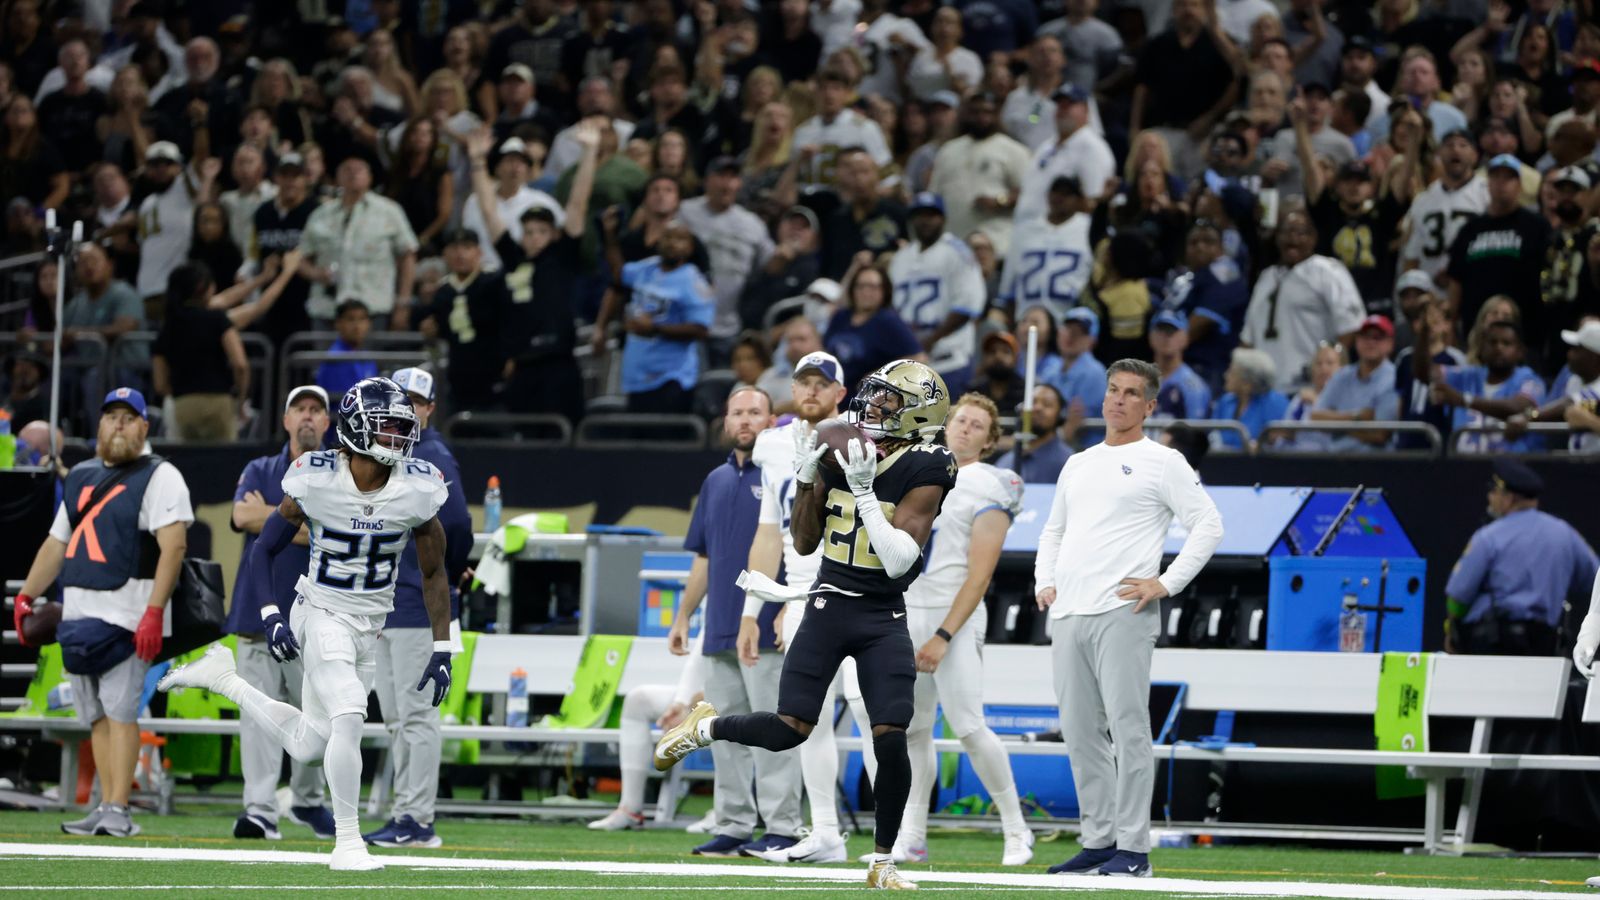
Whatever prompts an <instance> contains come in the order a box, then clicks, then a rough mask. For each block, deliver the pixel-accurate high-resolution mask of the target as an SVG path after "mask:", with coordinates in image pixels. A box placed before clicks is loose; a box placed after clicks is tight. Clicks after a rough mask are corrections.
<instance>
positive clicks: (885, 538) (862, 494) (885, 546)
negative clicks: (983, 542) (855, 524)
mask: <svg viewBox="0 0 1600 900" xmlns="http://www.w3.org/2000/svg"><path fill="white" fill-rule="evenodd" d="M848 449H849V451H850V455H849V456H848V457H847V456H845V455H844V452H843V451H840V450H835V451H833V458H834V459H835V460H837V461H838V463H839V469H840V471H842V472H844V480H845V483H846V484H848V485H850V493H852V494H854V495H855V497H856V518H858V519H860V520H861V526H862V527H863V528H865V529H867V539H868V540H870V541H871V542H872V550H873V552H874V553H876V554H877V555H878V561H879V562H881V563H883V570H884V571H885V572H887V573H889V577H890V578H899V577H900V576H901V575H904V574H905V573H907V572H909V571H911V567H912V566H914V565H916V564H917V560H918V559H919V558H920V557H921V556H922V548H921V547H918V546H917V541H916V539H915V538H913V537H912V536H911V535H909V534H906V533H905V532H904V531H901V530H900V529H898V528H896V527H894V526H893V525H891V524H889V520H888V519H886V518H884V515H883V507H882V506H881V505H879V503H878V496H877V495H876V494H874V493H873V492H872V480H873V479H874V478H876V477H877V475H878V448H877V447H876V446H875V445H874V444H873V443H872V442H871V441H867V442H865V443H863V442H861V441H860V440H857V439H856V438H851V439H850V444H849V448H848Z"/></svg>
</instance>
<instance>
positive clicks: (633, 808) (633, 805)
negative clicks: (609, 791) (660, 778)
mask: <svg viewBox="0 0 1600 900" xmlns="http://www.w3.org/2000/svg"><path fill="white" fill-rule="evenodd" d="M649 778H650V770H649V769H644V768H634V767H632V766H625V767H623V769H622V797H621V799H620V800H619V801H618V803H619V805H621V807H622V808H623V809H625V810H627V811H628V812H631V813H633V814H635V815H638V813H639V811H640V810H642V809H644V783H645V782H646V781H648V780H649Z"/></svg>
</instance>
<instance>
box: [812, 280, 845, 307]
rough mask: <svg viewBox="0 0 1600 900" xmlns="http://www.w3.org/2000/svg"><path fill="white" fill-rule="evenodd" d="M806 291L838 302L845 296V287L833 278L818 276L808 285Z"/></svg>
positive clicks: (829, 300)
mask: <svg viewBox="0 0 1600 900" xmlns="http://www.w3.org/2000/svg"><path fill="white" fill-rule="evenodd" d="M806 293H808V294H816V295H817V296H818V297H821V298H822V299H824V300H826V301H828V302H829V303H838V302H839V298H840V297H842V296H844V288H842V287H840V286H839V282H837V281H834V280H833V279H832V278H818V279H817V280H816V281H813V282H811V284H810V285H808V286H807V287H806Z"/></svg>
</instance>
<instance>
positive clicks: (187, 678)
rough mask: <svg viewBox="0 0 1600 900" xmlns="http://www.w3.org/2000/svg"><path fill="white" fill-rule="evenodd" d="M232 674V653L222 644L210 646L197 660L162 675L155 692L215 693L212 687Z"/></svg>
mask: <svg viewBox="0 0 1600 900" xmlns="http://www.w3.org/2000/svg"><path fill="white" fill-rule="evenodd" d="M233 672H234V668H233V652H232V651H230V650H229V649H228V648H227V647H226V646H224V645H222V644H212V645H211V649H209V650H207V651H206V652H205V654H204V655H202V656H201V657H200V658H199V659H197V660H195V661H194V662H192V663H189V664H188V665H184V666H179V667H177V668H176V669H173V670H172V671H170V672H168V673H167V674H166V675H163V676H162V677H161V680H160V681H158V682H156V690H158V691H162V692H163V693H165V692H166V691H170V690H172V689H173V688H175V687H192V688H203V689H205V690H208V691H215V690H216V688H215V687H214V686H213V685H215V684H217V682H218V681H220V680H221V679H222V678H223V677H224V676H227V675H232V674H233Z"/></svg>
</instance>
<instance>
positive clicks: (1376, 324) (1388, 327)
mask: <svg viewBox="0 0 1600 900" xmlns="http://www.w3.org/2000/svg"><path fill="white" fill-rule="evenodd" d="M1368 328H1375V329H1377V330H1378V331H1381V332H1383V336H1384V337H1394V323H1393V322H1391V321H1389V317H1388V316H1380V315H1370V316H1367V317H1366V318H1365V319H1362V320H1361V327H1359V328H1357V329H1356V332H1357V333H1360V332H1363V331H1366V330H1367V329H1368Z"/></svg>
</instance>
